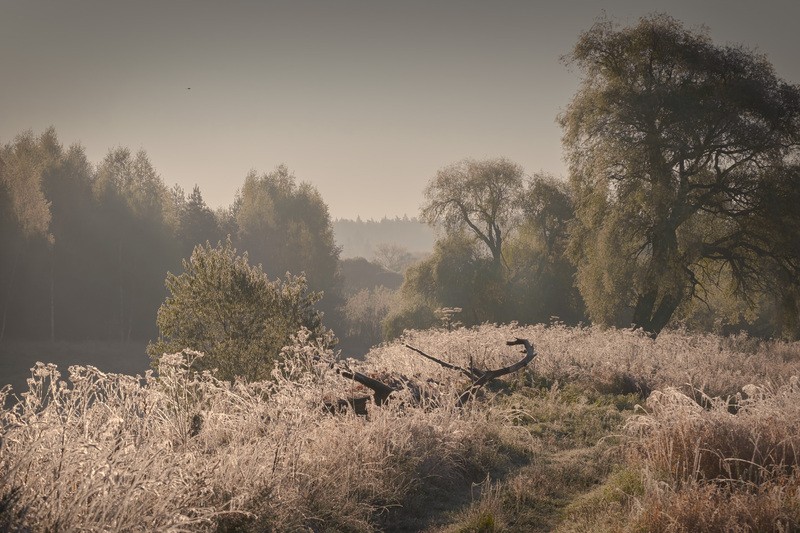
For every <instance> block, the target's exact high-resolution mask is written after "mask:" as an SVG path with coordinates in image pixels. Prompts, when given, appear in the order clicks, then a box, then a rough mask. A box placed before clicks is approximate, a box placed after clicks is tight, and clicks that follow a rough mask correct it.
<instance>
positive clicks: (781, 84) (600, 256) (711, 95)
mask: <svg viewBox="0 0 800 533" xmlns="http://www.w3.org/2000/svg"><path fill="white" fill-rule="evenodd" d="M566 61H567V63H568V64H570V65H577V67H578V68H579V69H580V70H581V71H582V73H583V80H582V83H581V86H580V89H579V90H578V92H577V93H576V95H575V96H574V98H573V99H572V101H571V102H570V104H569V106H568V107H567V109H566V111H565V112H564V113H563V115H562V116H561V117H560V118H559V120H560V122H561V125H562V128H563V130H564V137H563V141H564V145H565V148H566V151H567V154H568V159H569V165H570V182H571V184H572V187H573V190H574V192H575V203H576V220H575V222H574V224H573V227H572V236H571V251H572V254H573V257H574V260H575V261H576V263H577V265H578V275H577V281H578V285H579V287H580V290H581V293H582V294H583V296H584V298H585V300H586V303H587V307H588V309H589V313H590V315H591V317H592V319H593V320H594V321H596V322H599V323H604V324H614V325H629V324H630V323H631V322H632V323H633V324H634V325H635V326H637V327H641V328H643V329H644V330H646V331H648V332H650V333H651V334H652V335H653V336H655V335H657V334H658V333H659V332H660V331H661V329H662V328H664V326H666V325H667V323H668V322H669V320H670V318H671V317H672V316H673V313H674V312H675V310H676V309H677V308H678V306H679V305H680V304H681V302H683V301H684V300H686V299H687V298H691V297H693V296H695V297H702V295H703V290H704V285H705V284H708V283H711V284H714V283H717V281H718V280H719V279H720V273H724V274H726V275H728V274H729V275H730V276H731V277H732V279H733V280H734V282H735V285H736V288H737V291H738V292H739V293H740V294H742V295H744V296H747V294H748V293H752V292H754V291H759V290H764V289H766V286H767V284H768V281H769V279H770V278H773V279H775V277H774V276H770V275H769V274H768V271H769V270H776V271H781V272H786V273H791V275H792V276H793V277H796V273H797V269H798V256H797V255H796V250H795V251H793V248H796V246H794V247H793V246H791V245H787V243H791V242H796V241H797V240H798V234H797V230H796V228H797V222H796V220H797V217H798V216H799V215H798V210H797V208H796V206H797V204H794V207H791V208H790V207H788V205H787V204H786V191H787V190H797V187H798V184H799V182H798V173H797V172H796V171H795V172H788V171H787V168H788V165H789V163H790V162H791V161H792V158H793V157H794V158H796V157H797V155H798V142H800V137H799V136H798V134H799V133H800V88H798V86H796V85H792V84H789V83H787V82H785V81H783V80H781V79H779V78H778V77H777V76H776V75H775V73H774V71H773V68H772V66H771V65H770V63H769V62H768V61H767V60H766V59H765V58H764V57H763V56H760V55H757V54H755V53H753V52H750V51H748V50H746V49H744V48H743V47H741V46H718V45H715V44H714V43H712V42H711V40H710V39H709V37H708V35H707V34H706V33H704V32H692V31H689V30H686V29H685V28H684V27H683V25H682V24H681V23H680V22H678V21H676V20H674V19H672V18H670V17H668V16H666V15H651V16H647V17H644V18H642V19H641V20H640V21H639V23H638V24H637V25H635V26H633V27H628V28H622V29H619V28H617V27H615V26H614V25H613V24H612V23H611V22H609V21H607V20H600V21H598V22H597V23H596V24H595V25H594V26H593V27H592V28H591V29H589V30H588V31H586V32H584V33H583V34H581V36H580V38H579V39H578V42H577V44H576V46H575V48H574V50H573V51H572V53H571V54H570V55H569V56H567V58H566ZM795 160H796V159H795ZM784 219H786V220H784ZM789 219H791V220H792V221H793V222H792V223H787V222H788V220H789ZM792 228H794V229H792Z"/></svg>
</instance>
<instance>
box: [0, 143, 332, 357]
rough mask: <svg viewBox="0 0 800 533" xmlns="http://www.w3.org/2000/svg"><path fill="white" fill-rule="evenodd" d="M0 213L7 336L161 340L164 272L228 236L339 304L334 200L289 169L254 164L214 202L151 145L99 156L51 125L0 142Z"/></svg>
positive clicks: (273, 273)
mask: <svg viewBox="0 0 800 533" xmlns="http://www.w3.org/2000/svg"><path fill="white" fill-rule="evenodd" d="M0 217H2V224H0V250H2V255H0V279H2V280H3V281H2V286H0V305H2V309H0V311H1V312H2V317H0V318H1V319H2V322H1V323H0V339H4V338H18V339H52V340H56V339H59V340H60V339H67V340H73V339H105V340H120V341H129V340H134V339H136V340H147V339H153V338H155V337H156V336H157V334H158V330H157V327H156V320H155V318H156V312H157V310H158V308H159V306H160V305H161V304H162V303H163V302H164V300H165V297H166V296H167V295H168V293H167V291H166V290H165V285H164V280H165V277H166V276H167V272H169V271H171V272H177V271H179V270H180V268H181V259H182V258H188V257H189V256H190V255H191V253H192V250H193V249H194V247H195V246H197V245H199V244H202V243H205V242H209V243H213V244H216V243H218V242H221V241H224V240H225V239H226V236H228V235H230V236H231V239H232V241H233V243H234V244H235V245H237V246H239V247H240V248H242V249H243V250H247V251H248V252H249V255H250V258H251V260H253V261H254V262H256V263H261V264H263V268H264V270H265V272H266V273H267V274H269V276H270V277H272V278H279V277H283V276H284V275H285V274H286V272H296V273H300V272H301V271H304V272H305V273H306V277H307V280H308V284H309V286H310V287H311V289H312V290H317V291H324V293H325V298H324V300H323V301H321V302H320V303H319V306H320V307H321V308H322V309H324V310H329V311H330V312H331V314H333V313H334V311H335V309H337V308H338V307H340V306H341V301H340V299H341V296H340V294H339V290H338V284H339V281H338V249H337V247H336V246H335V244H334V241H333V232H332V229H331V221H330V216H329V214H328V208H327V206H326V205H325V203H324V202H323V201H322V198H321V197H320V195H319V193H318V192H317V190H316V189H315V188H313V187H312V186H311V185H309V184H307V183H298V182H297V180H296V178H295V177H294V176H293V175H292V174H291V173H290V172H289V170H288V169H287V168H286V167H282V166H281V167H278V168H277V169H275V170H274V171H273V172H270V173H266V174H258V173H256V172H252V173H250V174H249V175H247V176H246V177H245V179H244V183H243V185H242V187H241V189H240V191H239V192H238V194H237V196H236V199H235V200H234V203H233V205H231V206H229V207H226V208H222V209H219V210H217V211H216V212H215V211H213V210H212V209H210V208H209V207H208V206H207V205H206V203H205V201H204V200H203V196H202V193H201V191H200V189H199V187H197V186H195V187H194V189H193V190H192V192H191V193H189V194H186V192H185V191H184V190H183V189H181V188H180V187H178V186H174V187H172V188H169V187H167V186H166V184H165V183H164V181H163V179H162V178H161V177H160V175H159V174H158V172H157V171H156V169H155V168H154V167H153V165H152V164H151V162H150V160H149V159H148V157H147V154H146V153H145V152H144V151H139V152H137V153H134V152H132V151H131V150H129V149H127V148H114V149H112V150H110V151H109V152H108V154H107V155H106V156H105V158H104V159H103V160H102V161H101V162H100V163H99V164H97V165H93V164H91V163H90V162H89V161H88V159H87V157H86V154H85V151H84V149H83V148H82V147H81V146H77V145H75V146H70V147H68V148H65V147H64V146H63V145H62V144H61V143H60V142H59V140H58V137H57V134H56V132H55V130H54V129H52V128H50V129H48V130H47V131H45V132H44V133H42V134H41V135H39V136H35V135H34V134H33V133H31V132H25V133H22V134H20V135H18V136H17V137H16V138H15V139H14V140H13V141H12V142H9V143H7V144H5V145H3V146H2V148H0Z"/></svg>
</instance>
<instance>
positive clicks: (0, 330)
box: [0, 241, 27, 341]
mask: <svg viewBox="0 0 800 533" xmlns="http://www.w3.org/2000/svg"><path fill="white" fill-rule="evenodd" d="M26 242H27V241H22V242H20V243H19V245H18V246H17V253H16V254H14V263H13V264H12V265H11V275H10V276H9V277H8V290H7V291H6V301H5V303H4V305H3V322H2V324H0V341H2V340H3V339H4V338H5V335H6V319H7V318H8V309H9V308H10V307H11V300H12V295H13V293H14V287H15V284H14V281H15V278H16V275H17V266H18V265H19V259H20V256H21V255H22V249H23V247H24V245H25V243H26Z"/></svg>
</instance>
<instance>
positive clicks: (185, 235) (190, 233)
mask: <svg viewBox="0 0 800 533" xmlns="http://www.w3.org/2000/svg"><path fill="white" fill-rule="evenodd" d="M221 238H223V235H221V233H220V229H219V223H218V222H217V217H216V216H215V215H214V212H213V211H212V210H211V209H210V208H209V207H208V206H207V205H206V203H205V201H204V200H203V194H202V193H201V192H200V187H199V186H197V185H195V186H194V189H192V194H190V195H189V197H188V198H186V199H185V201H184V202H182V203H181V205H180V210H179V215H178V240H179V241H180V243H181V246H182V251H184V252H185V253H186V254H187V255H188V254H190V253H191V251H192V250H193V249H194V247H195V246H197V245H198V244H202V243H204V242H206V241H210V242H216V241H218V240H220V239H221ZM184 257H185V256H184Z"/></svg>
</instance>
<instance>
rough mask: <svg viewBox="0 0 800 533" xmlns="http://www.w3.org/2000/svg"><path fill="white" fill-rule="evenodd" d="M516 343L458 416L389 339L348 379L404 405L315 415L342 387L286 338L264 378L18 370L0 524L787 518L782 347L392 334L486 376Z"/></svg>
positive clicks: (379, 524)
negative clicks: (526, 349) (394, 381)
mask: <svg viewBox="0 0 800 533" xmlns="http://www.w3.org/2000/svg"><path fill="white" fill-rule="evenodd" d="M513 337H526V338H529V339H530V340H531V341H533V343H534V344H535V346H536V349H537V351H538V352H539V356H538V357H537V358H536V359H535V360H534V363H533V364H532V366H531V367H530V368H528V369H526V370H525V371H524V372H521V373H519V374H517V375H515V376H509V377H508V378H506V380H505V381H503V382H502V383H498V384H495V385H494V386H493V387H487V390H486V391H484V392H483V393H481V394H480V395H479V396H480V397H479V398H476V399H475V401H472V402H470V403H468V404H467V406H466V407H465V408H463V409H459V408H456V407H455V402H456V398H457V397H458V394H459V393H460V392H461V391H462V390H463V389H464V387H465V386H466V383H465V382H464V381H463V377H462V376H460V375H459V374H457V373H455V372H452V371H448V370H446V369H443V368H441V367H439V366H438V365H436V364H434V363H431V362H429V361H427V360H424V359H423V358H421V357H419V356H417V355H415V354H413V353H412V352H410V351H409V350H407V349H406V348H404V347H403V346H402V344H400V343H395V344H391V345H388V346H381V347H378V348H375V349H373V351H372V352H371V353H370V354H369V356H368V357H367V360H366V361H365V362H363V363H358V369H359V370H360V371H362V372H364V373H370V372H383V373H386V374H389V375H392V376H403V377H404V379H406V380H408V381H411V382H413V383H414V384H415V385H416V387H417V389H418V390H420V391H421V398H422V400H421V402H417V401H416V400H417V399H416V398H415V397H414V395H412V394H411V393H410V392H406V393H401V394H399V395H398V398H397V400H398V401H395V402H393V403H391V404H390V405H388V406H386V407H382V408H377V407H372V408H371V409H370V413H369V416H368V417H357V416H354V415H352V414H340V415H335V416H334V415H330V414H326V413H325V412H324V410H323V409H322V408H321V405H322V403H323V401H324V400H326V399H331V398H344V397H348V396H354V395H358V394H360V392H361V391H359V390H358V388H357V387H354V386H353V385H352V384H351V383H350V382H347V381H345V380H343V379H342V378H341V377H339V376H337V375H335V373H334V372H333V371H331V370H330V369H329V368H328V367H327V366H325V365H320V364H318V363H315V357H316V356H320V355H321V356H323V357H325V358H330V357H333V355H334V354H332V353H330V351H328V350H326V348H325V347H324V346H323V345H321V344H311V343H309V342H308V340H307V338H306V337H304V336H303V335H300V336H299V337H298V339H297V342H296V343H295V344H294V345H293V346H292V347H289V348H287V350H286V352H285V360H284V362H283V364H281V365H279V366H278V368H277V369H276V371H275V374H274V381H272V382H266V383H240V382H237V383H233V384H231V383H225V382H220V381H218V380H216V379H215V378H214V377H213V375H210V374H207V373H206V374H200V373H196V372H192V370H191V365H192V359H193V358H194V357H198V356H199V354H195V353H184V354H175V355H168V356H165V357H164V358H163V359H162V361H161V366H160V375H159V377H157V378H156V377H154V376H153V375H151V374H148V375H146V376H145V377H144V378H135V377H131V376H125V375H119V374H106V373H103V372H100V371H99V370H97V369H96V368H93V367H78V366H76V367H71V368H70V369H69V378H68V379H67V380H64V381H62V379H61V376H60V374H59V373H58V371H57V369H56V368H55V367H54V366H52V365H41V364H40V365H37V367H36V368H35V369H34V372H33V375H32V377H31V379H30V380H29V383H28V387H29V390H28V391H27V392H26V393H25V394H23V395H22V401H21V402H20V403H18V404H16V405H15V406H14V407H13V408H6V409H4V410H3V411H2V412H0V529H9V530H15V529H16V530H21V531H22V530H25V531H48V530H49V531H62V530H92V531H111V530H126V531H153V530H159V531H198V530H199V531H203V530H208V531H212V530H218V531H376V530H393V531H416V530H420V529H426V530H429V531H503V530H506V531H550V530H561V531H587V530H592V531H737V530H738V531H795V530H798V528H800V526H798V518H800V500H799V499H798V498H799V497H798V490H799V489H800V483H798V480H799V478H798V473H797V462H798V459H797V452H798V451H800V437H798V435H800V387H798V383H797V379H796V378H793V379H790V377H791V376H796V375H800V368H799V365H800V345H798V344H785V343H778V342H758V341H753V340H752V339H748V338H746V337H736V338H729V339H726V338H719V337H714V336H690V335H687V334H685V333H682V332H666V333H664V334H662V335H661V336H660V337H659V338H658V340H657V341H652V340H651V339H649V338H647V337H644V336H642V335H640V334H638V333H635V332H630V331H615V330H607V331H603V330H599V329H594V328H588V329H587V328H584V329H580V328H566V327H563V326H559V325H556V326H553V327H548V328H545V327H541V326H535V327H526V328H521V327H517V326H514V325H511V326H500V327H498V326H491V325H485V326H481V327H479V328H474V329H469V330H463V329H462V330H457V331H454V332H450V333H448V332H441V331H427V332H409V333H407V335H406V337H405V339H403V341H404V342H408V343H409V344H412V345H414V346H417V347H418V348H421V349H423V350H425V351H427V352H428V353H430V354H432V355H436V356H438V357H441V358H444V359H447V360H449V361H451V362H454V363H457V364H460V365H462V366H465V365H469V364H470V363H471V364H474V365H475V366H478V367H488V368H497V367H500V366H504V365H506V364H508V363H510V362H512V361H515V360H517V359H518V358H520V357H521V355H520V354H519V353H517V352H515V351H514V350H512V349H509V348H508V347H506V346H505V341H506V340H508V339H509V338H513ZM352 364H353V365H354V366H355V365H356V363H352ZM754 383H755V384H758V385H753V384H754ZM651 391H653V392H652V393H651ZM3 394H5V393H3ZM3 394H0V396H2V395H3ZM648 395H649V398H648V399H647V400H646V403H645V398H646V397H647V396H648ZM2 400H3V398H0V401H2ZM637 404H641V406H639V407H637ZM487 476H488V477H487ZM473 483H475V484H474V485H473Z"/></svg>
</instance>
